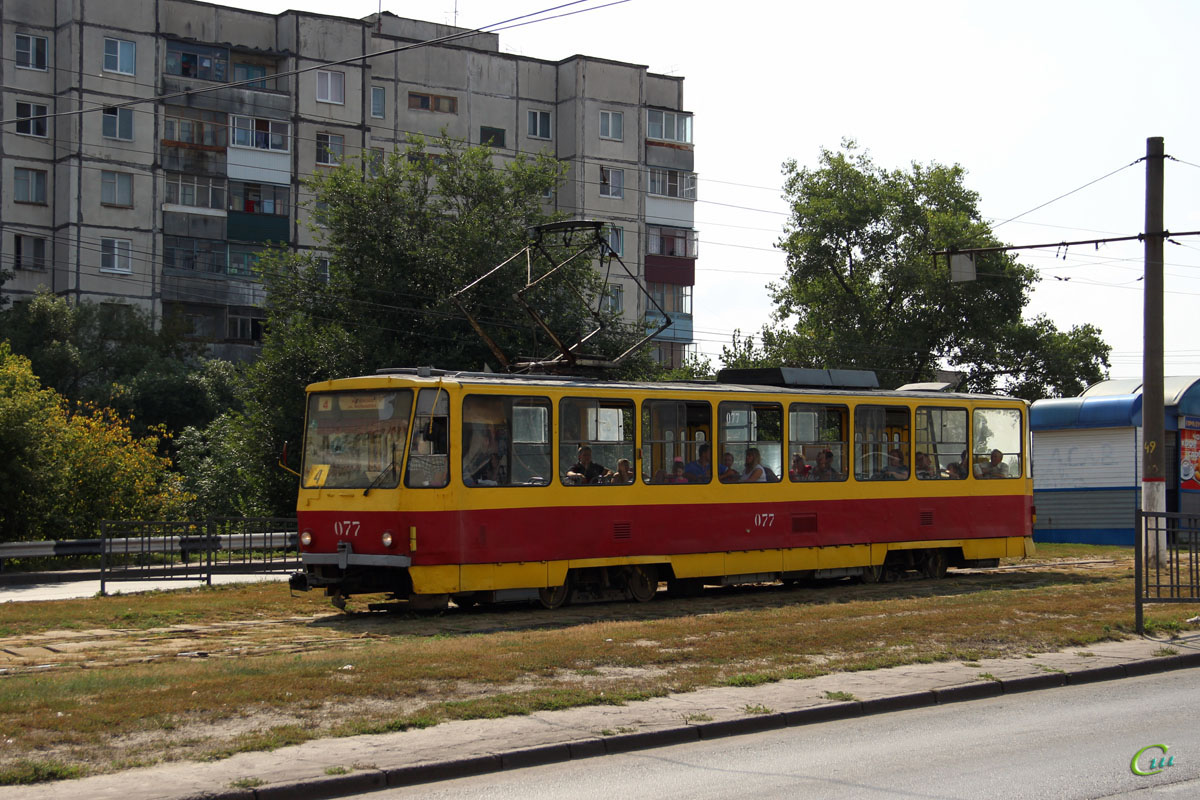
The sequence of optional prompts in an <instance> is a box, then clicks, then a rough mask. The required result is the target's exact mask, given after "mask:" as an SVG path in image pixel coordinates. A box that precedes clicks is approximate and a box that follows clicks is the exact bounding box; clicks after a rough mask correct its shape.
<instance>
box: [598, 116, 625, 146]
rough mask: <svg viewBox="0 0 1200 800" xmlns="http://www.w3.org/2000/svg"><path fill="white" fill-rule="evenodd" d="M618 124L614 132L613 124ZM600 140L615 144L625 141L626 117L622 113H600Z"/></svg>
mask: <svg viewBox="0 0 1200 800" xmlns="http://www.w3.org/2000/svg"><path fill="white" fill-rule="evenodd" d="M614 122H615V123H616V125H615V127H616V130H615V131H614V130H613V128H614V125H613V123H614ZM600 138H601V139H609V140H611V141H614V142H623V141H625V115H624V113H622V112H620V111H601V112H600Z"/></svg>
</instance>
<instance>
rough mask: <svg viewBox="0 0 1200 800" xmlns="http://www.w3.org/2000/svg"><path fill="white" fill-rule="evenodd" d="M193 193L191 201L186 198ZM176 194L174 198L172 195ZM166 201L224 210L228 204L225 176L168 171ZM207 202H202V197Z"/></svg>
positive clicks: (173, 203) (188, 206) (178, 204)
mask: <svg viewBox="0 0 1200 800" xmlns="http://www.w3.org/2000/svg"><path fill="white" fill-rule="evenodd" d="M189 193H190V194H191V201H192V202H190V203H189V202H186V200H185V198H186V197H187V195H188V194H189ZM172 194H174V196H175V197H174V199H172V198H171V195H172ZM163 197H164V202H166V203H169V204H171V205H177V206H185V207H187V208H207V209H209V210H213V211H224V210H225V208H226V205H227V204H228V202H229V201H228V199H227V197H226V186H225V179H224V178H210V177H206V176H204V175H188V174H185V173H182V172H168V173H167V176H166V189H165V194H164V195H163ZM201 197H204V198H206V202H203V203H202V202H200V198H201Z"/></svg>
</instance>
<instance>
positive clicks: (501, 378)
mask: <svg viewBox="0 0 1200 800" xmlns="http://www.w3.org/2000/svg"><path fill="white" fill-rule="evenodd" d="M806 372H825V370H807V371H806ZM873 377H874V376H873V375H872V378H873ZM386 378H404V379H415V380H429V381H431V382H433V383H437V382H440V381H448V382H453V383H456V384H459V385H476V386H514V385H521V386H560V387H569V388H571V389H589V388H590V389H597V388H600V389H605V390H621V389H626V390H631V391H636V390H654V391H680V390H683V391H696V392H713V393H721V394H725V393H728V394H743V393H748V392H762V393H771V394H796V395H839V396H859V397H893V398H894V397H913V398H929V399H938V400H946V399H949V398H958V399H962V400H976V401H978V400H997V399H1003V400H1007V401H1016V402H1019V401H1018V400H1017V398H1011V397H1004V398H1000V397H998V396H996V395H984V394H970V393H962V392H945V391H932V390H926V389H918V388H911V389H908V388H906V389H878V388H852V387H847V386H833V385H830V386H814V385H803V386H799V385H778V384H768V383H730V382H718V381H612V380H600V379H596V378H589V377H584V376H570V375H511V374H507V373H498V372H496V373H493V372H472V371H457V370H439V369H427V368H396V369H381V370H379V371H378V372H377V373H376V374H374V375H362V376H357V377H354V378H343V379H338V380H337V381H322V382H319V383H313V384H310V385H309V386H308V390H309V391H329V390H331V389H334V388H336V387H337V386H338V385H341V386H344V387H345V388H351V386H353V385H354V384H358V385H359V386H360V387H362V388H365V386H366V385H367V384H376V385H378V382H379V380H380V379H386ZM347 384H350V385H349V386H348V385H347Z"/></svg>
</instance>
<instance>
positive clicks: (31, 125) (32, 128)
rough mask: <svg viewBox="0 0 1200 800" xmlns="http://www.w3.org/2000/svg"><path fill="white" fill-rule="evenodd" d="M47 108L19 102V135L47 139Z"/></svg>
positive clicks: (36, 104)
mask: <svg viewBox="0 0 1200 800" xmlns="http://www.w3.org/2000/svg"><path fill="white" fill-rule="evenodd" d="M46 130H47V123H46V107H45V106H43V105H39V104H38V103H22V102H20V101H17V133H20V134H24V135H25V136H40V137H42V138H43V139H44V138H46Z"/></svg>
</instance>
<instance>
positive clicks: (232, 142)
mask: <svg viewBox="0 0 1200 800" xmlns="http://www.w3.org/2000/svg"><path fill="white" fill-rule="evenodd" d="M243 121H248V122H249V123H250V125H249V126H246V125H241V124H239V123H240V122H243ZM259 122H266V123H267V131H266V134H267V138H266V143H267V146H266V147H259V146H258V145H257V144H255V142H256V141H257V139H258V134H259V133H260V131H259V130H258V123H259ZM277 126H279V127H282V128H283V131H284V133H283V146H282V147H274V146H273V145H272V144H271V139H272V138H273V137H275V136H277V135H279V134H278V133H277V132H276V127H277ZM239 133H249V134H250V144H239V143H238V141H237V139H238V134H239ZM291 143H292V124H291V123H290V122H285V121H283V120H279V119H269V118H266V117H247V116H242V115H238V114H230V115H229V146H230V147H245V148H248V149H250V150H266V151H268V152H271V153H288V152H291V149H292V147H291Z"/></svg>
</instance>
